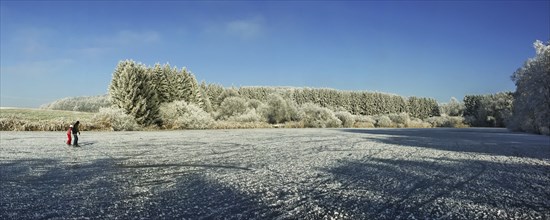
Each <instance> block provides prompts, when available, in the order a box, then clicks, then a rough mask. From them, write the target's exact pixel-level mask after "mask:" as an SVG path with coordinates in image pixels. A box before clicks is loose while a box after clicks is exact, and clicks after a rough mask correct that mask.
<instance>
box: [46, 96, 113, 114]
mask: <svg viewBox="0 0 550 220" xmlns="http://www.w3.org/2000/svg"><path fill="white" fill-rule="evenodd" d="M109 106H111V101H110V100H109V96H108V95H100V96H84V97H67V98H62V99H59V100H56V101H54V102H52V103H48V104H44V105H42V106H40V108H41V109H49V110H63V111H78V112H99V109H100V108H104V107H109Z"/></svg>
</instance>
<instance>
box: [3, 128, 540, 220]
mask: <svg viewBox="0 0 550 220" xmlns="http://www.w3.org/2000/svg"><path fill="white" fill-rule="evenodd" d="M65 138H66V136H65V133H64V132H0V144H1V145H0V181H1V182H0V219H42V218H48V219H66V218H93V219H113V218H116V217H118V218H122V219H143V218H146V219H150V218H155V219H157V218H160V219H165V218H176V219H183V218H187V219H224V218H229V219H331V218H337V219H414V218H416V219H426V218H442V219H476V218H489V219H513V218H517V219H549V218H550V200H549V199H548V198H550V137H548V136H540V135H532V134H524V133H512V132H508V131H507V130H505V129H481V128H470V129H444V128H438V129H254V130H209V131H159V132H83V133H82V135H81V136H80V137H79V140H80V143H81V144H82V147H80V148H74V147H68V146H66V145H65V144H64V142H65Z"/></svg>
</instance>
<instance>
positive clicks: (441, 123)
mask: <svg viewBox="0 0 550 220" xmlns="http://www.w3.org/2000/svg"><path fill="white" fill-rule="evenodd" d="M426 121H427V122H428V123H430V124H431V125H432V127H449V128H464V127H467V126H466V125H465V124H464V118H463V117H460V116H434V117H430V118H428V119H426Z"/></svg>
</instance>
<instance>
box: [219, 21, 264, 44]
mask: <svg viewBox="0 0 550 220" xmlns="http://www.w3.org/2000/svg"><path fill="white" fill-rule="evenodd" d="M263 29H264V25H263V19H262V18H261V17H254V18H249V19H241V20H234V21H230V22H228V23H227V24H225V31H226V33H228V34H230V35H233V36H237V37H240V38H244V39H249V38H255V37H258V36H260V35H261V34H262V32H263Z"/></svg>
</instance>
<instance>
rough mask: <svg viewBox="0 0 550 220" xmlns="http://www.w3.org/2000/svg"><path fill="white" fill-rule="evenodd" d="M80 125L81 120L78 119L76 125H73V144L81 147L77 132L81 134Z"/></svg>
mask: <svg viewBox="0 0 550 220" xmlns="http://www.w3.org/2000/svg"><path fill="white" fill-rule="evenodd" d="M78 125H80V121H76V123H74V125H73V137H74V142H73V146H75V147H79V146H78V135H77V134H80V130H78Z"/></svg>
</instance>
